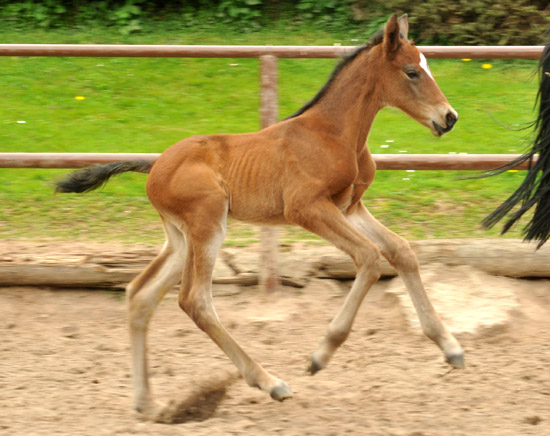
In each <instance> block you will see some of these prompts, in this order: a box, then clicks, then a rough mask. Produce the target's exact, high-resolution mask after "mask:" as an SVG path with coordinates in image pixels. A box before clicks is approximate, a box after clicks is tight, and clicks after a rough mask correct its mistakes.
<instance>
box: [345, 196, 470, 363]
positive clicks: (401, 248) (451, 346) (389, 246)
mask: <svg viewBox="0 0 550 436" xmlns="http://www.w3.org/2000/svg"><path fill="white" fill-rule="evenodd" d="M347 218H348V220H349V221H350V222H351V223H352V224H353V225H354V226H355V227H356V228H357V229H358V230H359V231H360V232H361V233H363V234H364V235H365V236H366V237H367V238H369V239H370V240H371V241H373V242H374V243H375V244H377V245H378V246H379V247H380V250H381V252H382V255H383V256H384V257H385V258H386V259H388V262H390V264H391V265H392V266H393V267H394V268H395V269H396V270H397V272H398V273H399V275H400V276H401V278H402V279H403V281H404V282H405V286H406V287H407V291H408V292H409V295H410V296H411V299H412V302H413V304H414V307H415V309H416V312H417V313H418V317H419V319H420V324H421V325H422V330H423V332H424V334H425V335H426V336H428V338H430V339H431V340H432V341H434V342H435V343H436V344H437V345H438V346H439V348H441V350H443V353H444V354H445V360H446V361H447V362H448V363H449V364H450V365H452V366H454V367H455V368H463V367H464V350H463V349H462V347H461V346H460V344H459V343H458V341H457V340H456V339H455V337H454V336H453V335H452V334H451V333H450V332H449V331H448V330H447V328H446V327H445V324H443V322H442V321H441V319H440V318H439V316H438V315H437V312H436V311H435V309H434V307H433V305H432V303H431V302H430V300H429V298H428V295H427V294H426V291H425V289H424V285H423V284H422V279H421V278H420V273H419V270H418V262H417V260H416V255H415V254H414V252H413V251H412V250H411V248H410V246H409V244H408V242H407V241H406V240H405V239H403V238H401V237H400V236H398V235H396V234H395V233H393V232H392V231H391V230H389V229H387V228H386V227H384V226H383V225H382V224H380V223H379V222H378V221H377V220H376V219H375V218H374V217H373V216H372V215H371V214H370V212H369V211H368V210H367V208H366V207H365V206H364V205H363V204H362V203H358V204H357V206H356V209H355V210H354V211H353V212H352V213H351V214H350V215H348V217H347Z"/></svg>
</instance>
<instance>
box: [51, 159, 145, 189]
mask: <svg viewBox="0 0 550 436" xmlns="http://www.w3.org/2000/svg"><path fill="white" fill-rule="evenodd" d="M152 166H153V162H147V161H145V160H132V161H124V162H113V163H109V164H106V165H94V166H91V167H87V168H82V169H81V170H77V171H75V172H73V173H71V174H69V176H68V177H66V178H65V179H63V180H59V181H58V182H56V183H55V185H56V188H55V192H76V193H82V192H88V191H93V190H94V189H97V188H99V187H101V186H103V185H104V184H105V183H107V181H108V180H109V179H110V178H111V177H112V176H116V175H117V174H121V173H125V172H127V171H135V172H138V173H149V171H151V168H152Z"/></svg>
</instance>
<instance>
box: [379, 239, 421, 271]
mask: <svg viewBox="0 0 550 436" xmlns="http://www.w3.org/2000/svg"><path fill="white" fill-rule="evenodd" d="M385 254H386V253H385ZM386 258H387V259H388V262H389V263H390V264H391V265H392V266H393V267H394V268H395V269H396V270H397V271H401V272H413V271H417V270H418V260H417V259H416V254H414V251H413V250H412V248H411V246H410V245H409V243H408V242H407V241H406V240H405V239H403V238H401V237H398V239H396V241H395V244H394V246H393V247H392V249H391V250H389V251H388V253H387V254H386Z"/></svg>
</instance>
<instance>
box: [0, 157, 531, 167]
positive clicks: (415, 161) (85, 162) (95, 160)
mask: <svg viewBox="0 0 550 436" xmlns="http://www.w3.org/2000/svg"><path fill="white" fill-rule="evenodd" d="M159 156H160V154H158V153H0V168H67V169H72V168H83V167H87V166H90V165H94V164H106V163H110V162H117V161H123V160H146V161H150V162H153V161H155V160H156V159H157V158H158V157H159ZM373 156H374V160H375V161H376V166H377V168H378V169H379V170H492V169H494V168H498V167H500V166H502V165H504V164H507V163H508V162H511V161H512V160H513V159H515V158H517V157H518V156H519V155H517V154H374V155H373ZM528 167H529V163H528V162H524V163H523V164H522V165H520V166H518V167H516V169H518V170H526V169H528Z"/></svg>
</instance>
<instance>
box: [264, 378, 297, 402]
mask: <svg viewBox="0 0 550 436" xmlns="http://www.w3.org/2000/svg"><path fill="white" fill-rule="evenodd" d="M269 394H270V395H271V398H273V399H274V400H277V401H284V400H286V399H287V398H292V389H290V386H288V385H287V384H286V383H285V382H284V381H280V382H279V383H278V384H277V386H275V387H274V388H273V389H271V392H270V393H269Z"/></svg>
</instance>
